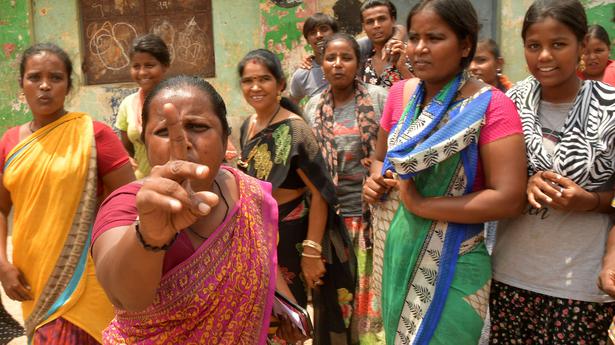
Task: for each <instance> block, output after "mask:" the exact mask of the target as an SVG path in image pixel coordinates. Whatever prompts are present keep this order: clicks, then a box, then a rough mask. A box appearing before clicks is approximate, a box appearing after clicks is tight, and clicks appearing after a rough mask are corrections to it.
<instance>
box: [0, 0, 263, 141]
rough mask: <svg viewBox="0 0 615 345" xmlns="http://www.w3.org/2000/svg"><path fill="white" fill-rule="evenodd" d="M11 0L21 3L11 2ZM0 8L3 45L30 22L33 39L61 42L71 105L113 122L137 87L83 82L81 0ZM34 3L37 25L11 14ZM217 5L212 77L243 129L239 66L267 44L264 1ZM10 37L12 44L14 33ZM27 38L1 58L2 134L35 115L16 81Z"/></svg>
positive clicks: (23, 0) (219, 0)
mask: <svg viewBox="0 0 615 345" xmlns="http://www.w3.org/2000/svg"><path fill="white" fill-rule="evenodd" d="M11 3H17V4H16V5H11ZM0 6H1V8H0V16H1V17H0V30H2V35H1V36H0V39H2V41H1V42H0V45H1V44H2V43H4V41H5V39H4V38H5V36H6V35H5V34H4V32H5V30H7V31H11V32H13V31H23V30H22V29H19V28H20V27H22V26H24V25H26V26H29V25H31V27H32V42H44V41H50V42H54V43H56V44H58V45H60V46H61V47H62V48H64V49H65V50H66V51H67V52H68V54H69V55H70V57H71V59H72V61H73V64H74V66H75V73H74V74H73V79H74V89H73V91H72V92H71V94H70V95H69V97H68V102H67V109H70V110H80V111H86V112H88V113H90V114H91V115H92V116H94V117H95V118H97V119H100V120H103V121H106V122H108V123H110V122H111V120H112V117H113V114H114V113H115V112H116V110H117V107H118V106H119V103H120V101H121V100H122V99H123V98H124V97H125V96H126V95H127V94H129V93H131V92H133V91H134V90H135V88H136V85H135V84H133V83H127V84H108V85H95V86H86V85H84V84H83V83H84V79H83V75H82V73H81V71H80V68H79V66H81V63H82V59H81V51H80V49H81V41H80V39H81V38H80V27H79V17H78V3H77V1H76V0H70V1H64V0H62V1H57V0H37V1H33V2H31V5H30V4H29V1H27V0H17V1H6V0H2V1H0ZM29 6H32V7H31V10H32V16H31V18H32V22H31V23H25V24H24V23H21V22H23V20H22V19H23V18H18V19H19V20H18V19H13V18H12V17H10V16H9V14H10V13H8V10H9V9H12V8H15V10H14V11H23V10H24V9H25V8H28V7H29ZM212 7H213V31H214V46H215V56H216V77H215V78H211V79H208V80H209V81H210V82H211V83H212V84H213V85H214V86H215V87H216V89H217V90H218V91H219V92H220V93H221V94H222V97H223V98H224V100H225V101H226V103H227V106H228V110H229V115H230V117H231V121H230V122H231V125H232V126H233V127H234V128H237V129H238V128H239V124H240V121H241V119H240V117H243V116H245V115H247V114H248V113H249V111H250V110H249V107H248V106H247V104H245V102H244V101H243V97H242V96H241V92H240V90H239V82H238V80H239V78H238V77H237V72H236V65H237V62H238V60H239V59H240V58H241V57H242V56H243V55H245V54H246V53H247V52H248V51H249V50H251V49H254V48H256V47H260V46H261V45H262V44H261V42H262V35H261V30H260V16H259V15H255V14H257V13H259V12H260V9H259V2H258V1H254V0H233V1H227V0H212ZM20 21H21V22H20ZM15 27H18V28H15ZM18 29H19V30H18ZM7 40H9V42H10V41H11V40H10V37H9V38H8V39H7ZM12 41H15V39H12ZM23 41H25V42H26V43H25V44H20V45H19V46H18V48H19V49H15V52H14V53H13V54H12V55H11V58H10V59H0V79H1V80H2V83H0V88H1V89H0V95H6V98H2V99H0V100H2V102H1V104H2V108H0V111H1V112H2V114H4V117H2V118H1V119H0V126H1V127H0V131H2V132H3V131H4V130H5V129H6V127H10V126H13V125H15V124H18V123H23V122H25V121H28V120H29V119H30V115H29V114H28V113H27V107H26V106H25V104H24V103H23V101H22V102H19V100H18V96H19V87H18V85H17V82H16V80H17V78H18V77H17V75H18V74H17V71H16V68H15V67H16V66H17V63H18V62H17V61H18V59H19V53H21V52H22V51H23V48H24V47H27V46H28V45H29V44H30V39H29V38H27V39H26V38H24V40H23ZM7 104H10V107H7V106H6V105H7ZM237 131H238V130H237Z"/></svg>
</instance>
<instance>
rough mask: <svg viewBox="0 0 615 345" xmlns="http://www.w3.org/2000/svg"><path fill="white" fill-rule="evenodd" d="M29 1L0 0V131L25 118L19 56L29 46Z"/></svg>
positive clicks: (25, 108) (27, 117) (26, 117)
mask: <svg viewBox="0 0 615 345" xmlns="http://www.w3.org/2000/svg"><path fill="white" fill-rule="evenodd" d="M30 41H31V20H30V4H29V3H28V1H25V0H20V1H17V0H13V1H7V0H0V47H2V52H0V80H1V81H2V82H0V133H3V132H4V131H5V130H6V128H8V127H11V126H15V125H17V124H20V123H23V122H26V121H28V119H29V118H30V115H29V114H28V112H27V105H26V104H25V100H23V99H21V100H20V97H19V95H20V94H21V89H20V87H19V84H18V82H17V80H18V79H19V56H20V53H21V52H22V51H23V50H24V49H25V48H26V47H28V45H30Z"/></svg>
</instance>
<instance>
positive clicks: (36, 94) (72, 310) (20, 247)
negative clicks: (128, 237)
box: [0, 43, 135, 345]
mask: <svg viewBox="0 0 615 345" xmlns="http://www.w3.org/2000/svg"><path fill="white" fill-rule="evenodd" d="M71 72H72V64H71V62H70V59H69V58H68V55H67V54H66V53H65V52H64V51H63V50H62V49H60V48H59V47H57V46H55V45H53V44H45V43H43V44H36V45H34V46H32V47H30V48H28V49H27V50H26V51H25V52H24V54H23V58H22V61H21V65H20V84H21V86H22V90H23V93H24V95H25V97H26V100H27V102H28V106H29V107H30V110H31V111H32V121H30V122H28V123H26V124H23V125H21V126H18V127H14V128H11V129H9V130H8V131H7V132H6V133H5V134H4V137H3V138H2V140H1V141H0V156H1V157H2V164H3V168H2V176H1V177H2V184H1V185H0V280H1V281H2V286H3V287H4V290H5V291H6V294H7V295H8V297H9V298H11V299H13V300H16V301H21V302H22V309H23V315H24V319H25V326H26V327H25V328H26V333H27V336H28V339H29V340H30V341H31V342H33V343H34V344H52V345H53V344H86V345H87V344H98V343H99V342H100V341H101V332H102V329H103V328H104V327H105V326H106V325H107V324H108V323H109V321H110V320H111V318H112V316H113V309H112V308H111V303H109V300H108V299H107V298H106V296H105V294H104V291H103V290H102V288H101V287H100V285H99V284H98V282H97V280H96V276H95V273H94V265H93V262H92V259H91V257H90V256H89V255H88V247H89V243H90V241H89V238H90V231H91V226H92V222H93V221H94V214H95V213H96V209H97V207H98V204H99V201H100V199H101V197H102V194H103V193H102V192H103V190H106V191H113V190H114V189H116V188H117V187H119V186H121V185H124V184H125V183H128V182H130V181H132V180H134V178H135V177H134V174H133V172H132V169H131V167H130V164H128V155H127V154H126V151H125V150H124V149H123V148H122V144H121V143H120V141H119V140H118V138H117V136H116V135H115V133H113V130H111V128H109V127H108V126H106V125H104V124H102V123H100V122H96V121H92V119H91V118H90V117H89V116H88V115H87V114H85V113H79V112H68V111H66V110H65V109H64V100H65V97H66V94H67V93H68V92H69V91H70V89H71ZM11 208H13V229H12V230H13V258H12V262H10V261H9V260H8V257H7V253H6V239H7V233H8V226H7V218H8V215H9V213H10V211H11Z"/></svg>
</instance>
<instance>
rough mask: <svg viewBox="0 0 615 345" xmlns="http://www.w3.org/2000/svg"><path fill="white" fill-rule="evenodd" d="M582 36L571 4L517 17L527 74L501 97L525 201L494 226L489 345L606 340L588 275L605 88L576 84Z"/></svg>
mask: <svg viewBox="0 0 615 345" xmlns="http://www.w3.org/2000/svg"><path fill="white" fill-rule="evenodd" d="M586 32H587V19H586V16H585V11H584V9H583V6H582V5H581V3H580V2H579V1H577V0H537V1H535V2H534V3H533V4H532V6H531V7H530V8H529V9H528V11H527V13H526V15H525V20H524V23H523V29H522V34H521V35H522V38H523V42H524V50H525V57H526V61H527V66H528V70H529V71H530V72H531V74H532V75H531V76H530V77H528V78H527V79H526V80H524V81H522V82H520V83H518V84H517V85H515V86H514V87H513V88H512V89H511V90H509V91H508V96H509V97H510V98H511V99H512V100H513V102H514V103H515V105H516V106H517V110H518V111H519V114H520V116H521V122H522V125H523V132H524V137H525V142H526V149H527V160H528V175H529V181H528V185H527V196H528V205H527V208H526V209H525V211H524V212H523V214H522V215H521V216H519V217H516V218H514V219H509V220H504V221H502V222H500V224H499V226H498V230H497V241H496V245H495V248H494V252H493V270H494V274H493V278H494V281H493V283H492V290H491V301H490V308H491V318H492V319H491V325H492V328H491V342H492V343H497V344H510V343H523V344H527V343H532V344H535V343H547V344H581V343H586V344H604V343H605V342H606V331H607V328H608V326H609V323H610V321H611V319H612V318H613V315H614V312H615V309H614V308H613V303H611V302H613V299H612V298H611V297H610V296H608V295H607V294H605V293H604V292H602V291H601V290H600V289H599V288H598V287H597V286H596V278H597V276H598V272H600V269H601V262H602V256H603V254H604V251H605V244H606V238H607V235H608V232H609V230H610V228H611V220H610V217H609V215H608V214H607V213H611V210H612V208H611V207H610V200H611V198H612V197H613V192H612V189H613V175H614V172H615V159H614V158H615V145H614V143H613V140H614V139H615V88H613V87H611V86H609V85H607V84H604V83H601V82H597V81H582V80H580V79H579V78H578V76H577V74H576V69H577V66H578V63H579V61H580V58H581V54H582V53H583V49H584V45H585V36H586Z"/></svg>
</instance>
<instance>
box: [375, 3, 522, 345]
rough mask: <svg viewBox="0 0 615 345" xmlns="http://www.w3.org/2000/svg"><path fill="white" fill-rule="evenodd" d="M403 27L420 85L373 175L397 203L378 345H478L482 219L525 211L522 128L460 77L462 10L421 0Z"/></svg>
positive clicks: (468, 11)
mask: <svg viewBox="0 0 615 345" xmlns="http://www.w3.org/2000/svg"><path fill="white" fill-rule="evenodd" d="M407 24H408V28H409V31H408V37H409V44H408V50H407V54H408V57H409V58H410V60H411V61H412V65H413V66H414V73H415V75H416V76H417V77H418V78H419V80H418V82H417V81H408V82H406V84H405V86H404V89H406V88H408V90H405V92H402V95H403V94H406V95H409V100H408V101H406V100H404V103H405V104H406V106H405V108H404V111H403V113H402V114H401V118H400V119H399V120H398V121H397V123H396V125H395V127H394V128H393V129H392V130H391V133H390V135H389V139H388V151H387V154H386V158H385V166H384V168H383V170H384V171H387V170H392V171H393V172H395V173H396V174H397V176H399V192H400V200H401V204H400V207H399V209H398V211H397V213H396V215H395V218H394V219H393V221H392V222H391V226H390V229H389V232H388V234H387V239H386V245H385V250H384V271H383V281H382V295H383V297H382V300H383V319H384V324H385V331H386V337H387V343H391V344H393V343H395V342H408V343H425V344H427V343H429V344H451V343H455V344H464V345H465V344H477V343H478V340H479V338H480V334H481V329H482V327H483V320H484V318H485V317H486V305H487V302H488V301H487V297H488V292H489V285H490V281H491V265H490V258H489V255H488V253H487V250H486V248H485V245H484V243H483V235H482V231H483V222H485V221H488V220H494V219H500V218H506V217H510V216H514V215H517V214H518V213H519V212H520V211H521V209H522V207H523V205H524V202H525V198H524V186H525V182H526V178H525V158H524V147H523V137H522V135H521V126H520V123H519V118H518V116H517V113H516V111H515V108H514V105H513V104H512V103H511V102H510V100H509V99H508V98H506V97H505V96H504V94H502V93H501V92H500V91H499V90H497V89H496V88H495V87H493V86H491V85H486V84H484V83H483V82H480V81H478V80H476V79H472V78H469V77H468V74H467V71H466V70H465V69H466V68H467V67H468V65H469V64H470V61H471V60H472V57H473V55H474V52H475V50H476V42H477V34H478V28H479V25H478V20H477V15H476V12H475V11H474V8H473V7H472V5H471V3H470V2H469V1H467V0H423V1H421V2H420V3H419V4H417V5H416V6H415V7H414V8H413V9H412V10H411V12H410V14H409V15H408V20H407ZM410 95H411V96H410ZM404 98H405V97H404ZM400 291H401V292H402V293H400ZM459 320H463V326H462V325H461V323H460V322H459Z"/></svg>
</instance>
